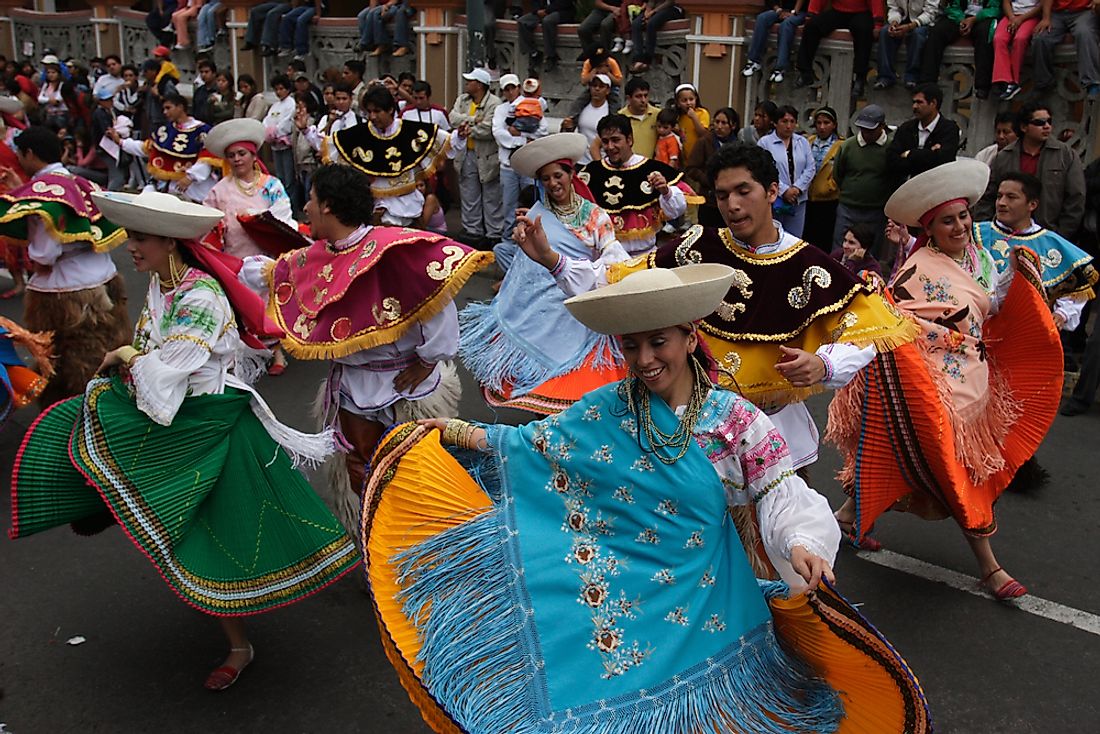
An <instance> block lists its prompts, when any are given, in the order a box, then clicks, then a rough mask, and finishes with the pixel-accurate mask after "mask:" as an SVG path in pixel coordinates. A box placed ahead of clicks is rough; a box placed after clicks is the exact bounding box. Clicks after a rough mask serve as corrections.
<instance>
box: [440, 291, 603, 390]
mask: <svg viewBox="0 0 1100 734" xmlns="http://www.w3.org/2000/svg"><path fill="white" fill-rule="evenodd" d="M458 335H459V338H458V355H459V357H461V358H462V363H463V364H464V365H466V369H468V370H469V371H470V372H471V374H473V376H474V379H476V380H477V382H478V384H480V385H484V386H486V387H489V388H491V389H493V390H496V391H497V392H500V391H501V390H503V389H504V384H505V383H506V382H507V383H509V384H511V386H512V395H513V396H519V395H525V394H527V393H528V392H530V391H531V390H533V389H535V388H536V387H538V386H539V385H541V384H542V383H544V382H546V381H547V380H549V379H551V378H553V377H558V376H560V375H565V374H568V373H570V372H572V371H573V370H576V369H579V368H580V367H581V365H583V364H584V360H585V359H587V358H588V355H590V354H592V352H593V350H596V360H595V362H594V366H595V367H596V368H604V367H613V366H615V365H616V364H622V363H623V357H622V352H621V351H620V349H619V343H618V341H617V340H616V339H615V338H614V337H611V336H604V335H602V334H596V333H595V332H590V333H589V337H588V338H587V339H586V340H585V343H584V344H583V345H580V346H581V348H580V349H578V351H577V353H576V354H575V355H574V356H573V358H572V359H571V360H569V361H567V362H565V363H564V364H560V363H557V364H550V363H548V362H546V361H545V360H543V359H540V358H539V357H540V355H539V354H538V352H537V351H536V350H534V349H533V348H528V347H525V345H523V344H520V343H517V342H516V341H515V340H513V339H512V338H511V337H510V336H508V335H507V334H505V333H504V331H503V330H502V329H501V328H500V320H499V316H498V315H497V313H496V311H495V310H494V308H493V305H492V303H471V304H469V305H467V306H466V307H465V308H464V309H462V310H461V311H459V313H458ZM571 346H572V345H564V348H570V347H571Z"/></svg>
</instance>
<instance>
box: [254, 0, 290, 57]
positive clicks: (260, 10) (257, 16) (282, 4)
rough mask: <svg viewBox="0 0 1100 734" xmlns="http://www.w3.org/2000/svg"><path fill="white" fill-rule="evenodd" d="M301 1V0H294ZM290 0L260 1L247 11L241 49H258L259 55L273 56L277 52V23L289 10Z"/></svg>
mask: <svg viewBox="0 0 1100 734" xmlns="http://www.w3.org/2000/svg"><path fill="white" fill-rule="evenodd" d="M294 2H295V3H299V4H300V3H301V2H302V0H294ZM290 8H291V0H274V1H273V2H266V3H260V4H259V5H256V6H255V7H253V8H252V10H250V11H248V26H247V27H245V30H244V45H243V46H241V50H242V51H253V50H255V49H256V48H259V49H260V55H261V56H274V55H275V54H276V53H278V45H279V24H280V23H281V22H282V20H283V16H284V15H286V14H287V13H289V12H290Z"/></svg>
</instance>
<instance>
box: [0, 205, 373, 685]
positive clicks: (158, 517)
mask: <svg viewBox="0 0 1100 734" xmlns="http://www.w3.org/2000/svg"><path fill="white" fill-rule="evenodd" d="M92 196H93V199H94V201H95V203H96V205H97V206H98V207H100V208H101V210H102V211H105V212H109V214H107V215H105V216H109V217H110V218H111V220H112V221H115V222H118V223H119V224H120V225H122V226H123V227H125V230H119V231H120V232H123V234H124V235H125V236H127V237H128V245H127V249H128V251H129V253H130V256H131V257H132V258H133V263H134V268H135V269H136V270H137V271H138V272H140V273H148V274H149V275H150V279H149V290H148V295H147V296H146V299H145V304H144V306H143V307H142V312H141V317H140V318H139V319H138V325H137V328H136V329H135V330H134V333H133V341H132V343H131V344H127V345H126V346H123V347H119V348H118V349H114V350H112V351H111V352H109V353H108V354H107V355H106V356H104V357H103V358H102V363H101V364H100V365H99V369H100V373H101V376H99V377H97V378H95V379H93V380H91V381H90V382H89V383H88V385H87V388H86V389H84V390H83V395H82V396H78V397H73V398H71V399H69V400H66V401H64V402H62V403H58V404H56V405H54V406H52V407H50V408H49V409H47V410H46V411H45V412H43V413H42V415H41V416H40V417H39V419H38V420H37V421H36V422H35V424H34V426H33V427H32V428H31V429H30V430H29V431H28V432H27V434H26V435H25V436H24V438H23V447H22V449H21V451H20V456H21V460H20V462H19V463H18V464H17V466H16V467H15V469H14V472H13V475H12V483H11V484H12V528H13V529H12V532H11V535H12V537H13V538H23V537H27V536H29V535H32V534H34V533H38V532H41V531H44V530H48V529H50V528H53V527H57V526H59V525H64V524H67V523H71V524H72V526H73V528H74V529H75V530H76V531H77V532H78V533H82V534H85V535H91V534H94V533H97V532H100V531H102V530H104V529H106V528H108V527H110V526H111V525H113V524H115V523H116V522H117V523H118V524H119V525H120V526H121V528H122V531H123V532H124V533H125V534H126V537H127V538H128V539H129V540H130V541H131V542H132V543H133V544H134V545H135V546H136V547H137V548H138V550H140V551H141V552H142V553H143V554H144V555H145V556H146V557H147V558H148V559H149V560H150V562H152V564H153V566H154V567H155V568H156V570H157V572H158V573H159V574H160V575H161V577H162V578H163V579H164V580H165V582H166V583H167V584H168V586H169V587H170V588H171V589H172V590H173V591H174V592H175V593H176V594H177V595H179V596H180V598H181V599H183V601H185V602H186V603H187V604H189V605H190V606H192V607H194V608H195V609H197V610H199V611H201V612H204V613H206V614H209V615H211V616H213V617H217V618H218V621H219V623H220V625H221V628H222V631H223V633H224V634H225V636H226V641H227V643H228V647H229V654H228V656H227V657H226V658H225V661H224V662H223V663H222V665H220V666H219V667H217V668H216V669H215V670H213V671H212V672H211V673H210V674H209V675H208V676H207V677H206V681H205V683H204V686H205V688H207V689H208V690H211V691H220V690H224V689H226V688H228V687H229V686H231V685H232V684H233V683H234V682H235V681H236V680H237V678H238V676H239V675H240V673H241V672H242V671H243V670H244V668H245V667H246V666H247V665H248V664H249V663H250V662H252V658H253V654H254V653H253V648H252V645H251V644H250V643H249V641H248V636H247V633H246V631H245V625H244V622H243V620H242V617H244V616H248V615H252V614H258V613H260V612H265V611H269V610H271V609H274V608H276V607H279V606H284V605H286V604H291V603H294V602H297V601H300V600H302V599H305V598H306V597H308V596H310V595H311V594H313V593H314V592H316V591H319V590H320V589H322V588H324V587H325V586H327V585H328V584H330V583H332V582H334V581H336V580H337V579H338V578H340V577H341V576H342V575H344V574H345V573H347V572H348V571H350V570H351V569H353V568H354V567H355V566H356V565H357V563H358V560H359V554H358V552H357V551H356V548H355V545H354V544H353V543H352V541H351V539H350V538H349V537H347V535H346V534H345V533H344V530H343V528H342V527H341V525H340V523H339V521H337V519H336V518H335V517H334V516H333V515H332V513H331V512H330V511H329V510H328V509H327V508H326V507H325V505H324V503H323V502H322V501H321V499H320V498H319V497H317V495H316V493H315V492H314V491H313V489H312V488H311V487H310V485H309V483H308V482H307V481H306V479H305V477H303V476H302V474H301V473H300V472H298V471H297V469H296V468H295V467H296V466H299V465H300V464H302V463H307V464H308V463H314V464H315V463H318V462H320V461H323V460H324V459H325V458H327V457H328V456H329V455H332V454H333V453H335V452H336V448H337V444H336V439H335V436H334V434H333V433H332V432H331V431H329V432H326V433H322V434H318V435H310V434H304V433H300V432H299V431H295V430H293V429H291V428H290V427H288V426H286V425H283V424H282V423H280V422H279V421H278V420H277V419H276V418H275V416H274V414H273V413H272V412H271V409H270V408H269V407H268V406H267V404H266V403H265V402H264V401H263V399H262V398H261V397H260V396H259V394H257V393H256V392H255V391H254V390H253V389H252V388H251V387H249V386H248V384H247V383H246V382H244V381H242V379H241V373H242V362H241V360H242V358H243V357H244V355H245V354H246V350H247V349H248V348H249V347H254V346H257V345H259V343H260V342H259V340H260V339H263V338H272V337H278V336H279V335H280V331H279V329H278V328H277V327H276V326H275V325H274V324H273V323H272V322H271V321H270V319H268V318H267V317H266V316H264V306H263V301H262V300H261V299H260V298H259V297H257V296H256V294H255V293H253V292H252V291H250V290H249V289H248V288H246V287H244V286H243V285H241V284H240V283H238V282H237V276H236V269H237V268H239V267H240V263H239V261H234V260H233V259H232V258H229V257H228V256H226V255H222V254H221V253H217V252H215V251H213V250H211V249H209V248H207V247H205V246H203V245H202V244H200V243H199V242H198V239H199V238H201V237H202V236H203V235H205V234H206V233H207V232H208V231H209V230H210V228H211V227H213V226H214V224H215V223H216V222H217V221H218V220H220V219H221V217H222V213H221V212H219V211H217V210H216V209H210V208H208V207H203V206H200V205H198V204H193V203H190V202H184V201H181V200H180V199H178V198H176V197H175V196H171V195H169V194H162V193H157V192H152V191H148V192H142V193H140V194H123V193H115V192H109V193H105V192H96V193H94V194H93V195H92ZM43 507H48V508H49V511H48V512H42V509H41V508H43ZM36 510H37V511H36ZM241 559H247V562H246V563H245V562H242V561H241Z"/></svg>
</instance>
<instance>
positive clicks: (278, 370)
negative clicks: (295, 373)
mask: <svg viewBox="0 0 1100 734" xmlns="http://www.w3.org/2000/svg"><path fill="white" fill-rule="evenodd" d="M284 372H286V365H285V364H279V363H278V362H275V363H274V364H272V365H271V366H270V367H268V368H267V374H269V375H271V376H272V377H278V376H279V375H281V374H283V373H284Z"/></svg>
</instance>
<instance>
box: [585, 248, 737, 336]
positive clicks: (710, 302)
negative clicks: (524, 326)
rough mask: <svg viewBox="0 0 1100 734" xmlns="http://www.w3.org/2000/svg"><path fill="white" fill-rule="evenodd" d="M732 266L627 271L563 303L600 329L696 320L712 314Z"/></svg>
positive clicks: (629, 330)
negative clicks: (616, 281) (599, 286)
mask: <svg viewBox="0 0 1100 734" xmlns="http://www.w3.org/2000/svg"><path fill="white" fill-rule="evenodd" d="M734 274H735V271H734V269H733V268H731V267H729V266H728V265H719V264H717V263H700V264H698V265H684V266H683V267H679V268H672V269H667V270H666V269H664V268H653V269H650V270H642V271H639V272H637V273H632V274H631V275H628V276H627V277H625V278H623V279H622V280H621V281H619V282H618V283H614V284H612V285H608V286H605V287H603V288H597V289H596V290H594V291H589V292H588V293H583V294H581V295H579V296H573V297H572V298H569V299H567V300H566V301H565V307H566V308H568V309H569V313H571V314H573V318H575V319H576V320H577V321H580V322H581V323H582V324H584V325H585V326H587V327H588V328H589V329H591V330H592V331H595V332H597V333H599V334H615V335H621V334H637V333H641V332H646V331H655V330H657V329H666V328H668V327H670V326H676V325H678V324H687V323H691V322H693V321H698V320H699V319H701V318H704V317H705V316H709V315H710V314H712V313H714V310H715V309H716V308H718V305H719V304H720V303H721V302H722V299H724V298H725V296H726V294H727V293H728V292H729V289H730V284H731V283H732V282H733V277H734Z"/></svg>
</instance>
